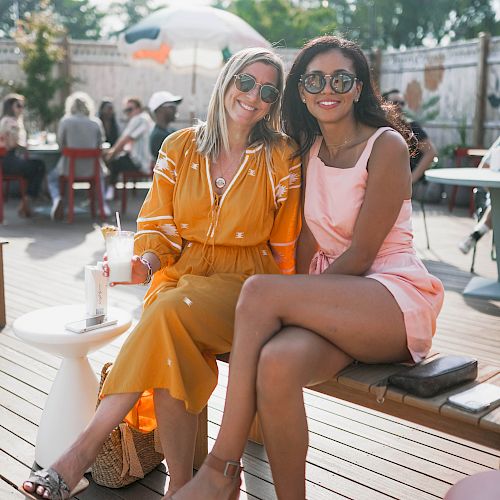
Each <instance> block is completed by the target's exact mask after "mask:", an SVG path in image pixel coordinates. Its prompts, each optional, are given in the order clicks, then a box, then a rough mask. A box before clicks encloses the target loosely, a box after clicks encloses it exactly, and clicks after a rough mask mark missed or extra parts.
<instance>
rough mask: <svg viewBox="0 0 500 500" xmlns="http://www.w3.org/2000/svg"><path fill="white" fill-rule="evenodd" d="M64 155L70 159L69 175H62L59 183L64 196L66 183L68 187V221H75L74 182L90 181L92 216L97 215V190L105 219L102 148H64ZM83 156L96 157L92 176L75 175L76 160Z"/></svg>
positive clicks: (101, 211) (98, 200)
mask: <svg viewBox="0 0 500 500" xmlns="http://www.w3.org/2000/svg"><path fill="white" fill-rule="evenodd" d="M62 155H63V156H64V157H66V158H68V160H69V168H68V175H61V176H60V177H59V183H60V188H61V196H63V197H64V193H65V188H66V185H68V186H69V189H68V222H69V223H71V222H73V213H74V208H75V207H74V205H75V192H74V189H73V184H74V183H75V182H88V183H89V184H90V189H89V193H88V194H89V200H90V209H91V212H92V217H95V193H96V192H97V202H98V204H99V213H100V216H101V219H102V220H104V219H105V218H106V215H105V213H104V199H103V195H102V189H101V165H100V161H99V160H100V158H101V149H100V148H97V149H78V148H64V149H63V150H62ZM81 158H94V172H93V174H92V175H90V176H82V177H81V176H78V177H77V176H76V175H75V160H77V159H81Z"/></svg>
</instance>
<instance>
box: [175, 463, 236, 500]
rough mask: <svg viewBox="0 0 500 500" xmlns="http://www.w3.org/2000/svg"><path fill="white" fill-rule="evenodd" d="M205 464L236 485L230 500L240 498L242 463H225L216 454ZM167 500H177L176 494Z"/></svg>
mask: <svg viewBox="0 0 500 500" xmlns="http://www.w3.org/2000/svg"><path fill="white" fill-rule="evenodd" d="M203 464H204V465H206V466H207V467H210V468H211V469H214V470H216V471H217V472H220V473H221V474H223V475H224V476H225V477H227V478H229V479H231V481H232V482H233V483H234V484H233V487H234V488H235V490H234V493H233V495H231V497H230V500H237V499H238V498H239V496H240V486H241V473H242V471H243V467H242V466H241V464H240V462H235V461H234V460H228V461H224V460H221V459H220V458H218V457H216V456H215V455H214V454H212V453H209V454H208V455H207V457H206V458H205V461H204V462H203ZM166 500H175V493H174V494H173V495H171V496H169V497H167V498H166Z"/></svg>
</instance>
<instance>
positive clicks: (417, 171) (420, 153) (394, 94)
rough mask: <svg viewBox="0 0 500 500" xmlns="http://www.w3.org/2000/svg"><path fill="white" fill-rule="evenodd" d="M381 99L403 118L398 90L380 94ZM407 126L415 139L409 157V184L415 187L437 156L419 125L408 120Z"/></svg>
mask: <svg viewBox="0 0 500 500" xmlns="http://www.w3.org/2000/svg"><path fill="white" fill-rule="evenodd" d="M382 97H383V98H384V99H386V100H387V101H388V102H390V103H391V104H394V105H395V106H396V107H397V108H398V110H399V111H400V113H401V116H403V117H404V107H405V105H406V103H405V100H404V97H403V95H402V94H401V93H400V92H399V90H398V89H392V90H389V91H388V92H385V93H384V94H382ZM408 125H409V126H410V128H411V131H412V132H413V135H414V137H415V139H416V145H415V148H414V151H412V154H411V155H410V168H411V182H412V184H413V185H415V184H416V183H417V182H419V181H420V180H422V181H423V180H424V179H425V178H424V172H425V171H426V170H427V169H429V168H430V167H431V165H432V163H433V162H434V158H435V157H436V156H437V150H436V147H435V146H434V144H433V143H432V141H431V140H430V139H429V136H428V135H427V132H425V130H424V129H423V128H422V127H421V125H420V124H419V123H418V122H416V121H414V120H409V121H408Z"/></svg>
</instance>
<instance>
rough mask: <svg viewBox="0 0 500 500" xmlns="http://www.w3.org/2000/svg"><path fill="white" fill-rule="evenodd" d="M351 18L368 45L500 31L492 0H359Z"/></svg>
mask: <svg viewBox="0 0 500 500" xmlns="http://www.w3.org/2000/svg"><path fill="white" fill-rule="evenodd" d="M353 6H354V11H353V13H352V17H351V19H350V28H351V31H352V33H353V35H354V36H355V37H356V38H357V39H358V40H359V41H360V43H361V44H362V45H363V46H364V47H382V48H385V47H395V48H400V47H413V46H418V45H422V43H423V42H424V40H426V39H427V40H434V41H436V42H437V43H439V42H441V41H442V40H445V39H448V40H450V41H452V40H460V39H467V38H475V37H477V35H478V34H479V33H480V32H481V31H488V32H490V33H491V34H493V35H495V34H499V33H500V24H499V23H498V22H497V21H495V12H494V10H493V8H492V4H491V0H440V1H439V2H436V1H435V0H396V1H394V0H357V1H356V2H354V4H353Z"/></svg>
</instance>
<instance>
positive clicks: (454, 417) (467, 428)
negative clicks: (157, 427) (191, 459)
mask: <svg viewBox="0 0 500 500" xmlns="http://www.w3.org/2000/svg"><path fill="white" fill-rule="evenodd" d="M439 356H440V354H438V353H434V354H432V355H431V356H429V357H428V358H427V359H426V360H425V361H423V363H426V362H428V361H429V360H431V359H436V357H439ZM228 358H229V356H228V355H227V354H224V355H222V356H218V359H219V360H220V361H224V362H227V361H228ZM402 369H404V367H403V366H402V365H395V364H390V365H365V364H361V363H360V364H353V365H351V366H349V367H347V368H346V369H345V370H343V371H342V372H340V373H339V374H338V375H337V376H335V377H334V378H333V379H332V380H329V381H328V382H325V383H323V384H320V385H317V386H315V387H312V388H310V389H311V390H313V391H317V392H320V393H322V394H327V395H329V396H333V397H336V398H339V399H343V400H345V401H349V402H351V403H355V404H357V405H360V406H365V407H367V408H371V409H372V410H377V411H380V412H382V413H386V414H388V415H392V416H394V417H399V418H402V419H405V420H408V421H411V422H414V423H416V424H420V425H423V426H426V427H430V428H432V429H436V430H438V431H442V432H446V433H448V434H452V435H454V436H457V437H460V438H464V439H467V440H469V441H474V442H476V443H479V444H481V445H484V446H489V447H491V448H495V449H500V407H498V408H496V409H493V410H490V411H484V412H479V413H468V412H465V411H462V410H459V409H458V408H455V407H453V406H451V405H449V404H447V403H446V400H447V398H448V396H450V395H451V394H455V393H457V392H462V391H464V390H466V389H469V388H471V387H473V386H474V385H477V384H480V383H483V382H488V383H490V384H495V385H498V386H500V366H492V365H488V364H482V363H479V367H478V376H477V378H476V380H475V381H474V382H470V383H467V384H463V385H461V386H458V387H455V388H453V389H451V390H449V391H447V392H445V393H442V394H440V395H438V396H435V397H432V398H419V397H417V396H413V395H411V394H408V393H406V392H405V391H402V390H400V389H396V388H394V387H391V386H389V387H388V388H387V391H385V394H384V395H383V402H381V403H379V402H377V398H379V399H380V398H381V396H382V394H383V392H384V391H383V390H382V389H381V384H383V382H384V381H385V380H386V379H387V378H388V377H389V376H390V375H392V374H393V373H396V372H398V371H401V370H402ZM207 425H208V424H207V410H206V408H205V410H204V411H203V412H202V413H201V414H200V416H199V419H198V437H197V442H196V452H195V468H198V467H199V466H200V465H201V463H202V462H203V460H204V458H205V456H206V455H207V453H208V434H207ZM249 437H250V440H252V441H254V442H257V443H260V444H262V443H263V440H262V436H261V433H260V428H259V423H258V419H257V418H256V419H255V421H254V423H253V426H252V430H251V433H250V436H249ZM499 467H500V464H499Z"/></svg>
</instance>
